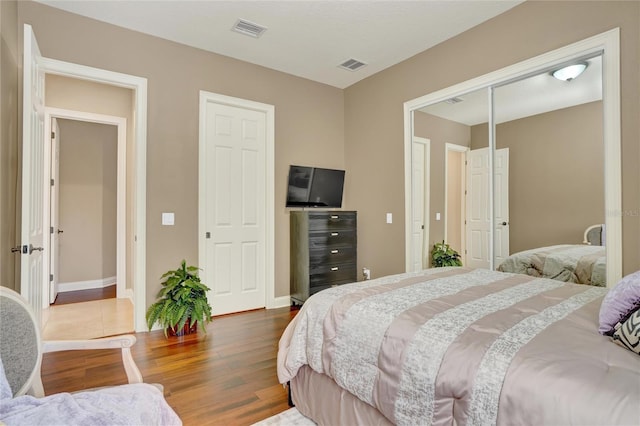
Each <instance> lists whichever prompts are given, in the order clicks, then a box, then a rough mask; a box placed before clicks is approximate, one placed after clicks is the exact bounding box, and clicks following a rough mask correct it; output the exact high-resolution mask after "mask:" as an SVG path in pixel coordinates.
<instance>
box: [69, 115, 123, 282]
mask: <svg viewBox="0 0 640 426" xmlns="http://www.w3.org/2000/svg"><path fill="white" fill-rule="evenodd" d="M58 125H59V126H60V136H59V140H60V179H59V183H60V185H59V190H60V208H59V214H60V216H59V219H60V226H59V228H60V229H62V230H63V231H64V232H63V233H62V234H60V237H59V241H60V246H59V247H60V251H59V254H60V275H59V277H58V279H59V282H60V283H73V282H78V281H93V280H102V279H105V278H110V277H115V276H116V236H117V222H116V207H117V198H116V195H117V164H118V163H117V161H118V157H117V153H118V149H117V148H118V128H117V127H116V126H113V125H106V124H97V123H88V122H82V121H75V120H58Z"/></svg>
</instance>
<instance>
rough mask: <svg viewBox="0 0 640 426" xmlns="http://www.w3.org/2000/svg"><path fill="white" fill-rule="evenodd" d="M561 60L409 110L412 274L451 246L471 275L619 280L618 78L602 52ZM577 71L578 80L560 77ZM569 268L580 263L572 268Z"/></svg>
mask: <svg viewBox="0 0 640 426" xmlns="http://www.w3.org/2000/svg"><path fill="white" fill-rule="evenodd" d="M543 56H544V55H543ZM558 56H559V55H556V56H555V57H554V60H553V61H547V64H546V65H544V63H545V59H540V61H539V62H540V64H538V65H536V64H535V63H532V64H530V65H529V68H527V67H525V66H519V67H518V70H517V72H514V73H512V75H509V73H508V72H502V73H501V72H498V74H499V76H498V77H496V78H495V79H494V81H491V80H492V78H485V77H486V76H483V77H479V78H478V79H475V80H473V81H470V82H465V83H462V84H459V85H457V86H454V87H452V88H449V89H444V90H441V91H439V92H436V93H434V94H431V95H426V96H424V97H422V98H418V99H416V100H414V101H411V102H408V103H407V104H405V159H406V161H407V163H406V164H411V170H410V171H406V172H405V177H406V179H409V181H408V182H407V188H406V190H405V194H407V197H408V198H409V199H408V203H407V204H408V206H410V207H411V210H409V212H410V213H408V214H407V220H408V221H410V222H411V231H412V233H411V241H410V243H408V244H407V255H408V257H407V269H408V270H419V269H421V268H428V267H431V258H430V252H431V250H432V248H433V246H434V244H435V243H440V242H443V241H444V242H445V243H447V244H449V246H450V247H451V249H453V250H455V251H456V252H458V253H459V254H460V256H461V259H462V261H463V264H464V265H465V266H469V267H476V268H478V267H479V268H487V269H498V270H505V271H509V272H516V273H527V274H531V275H536V271H535V268H538V267H539V268H541V269H540V274H542V271H543V270H544V274H546V275H547V276H549V274H551V275H553V274H554V273H555V274H557V277H555V278H557V279H560V280H563V281H573V282H576V281H577V282H584V283H586V284H592V285H606V283H607V278H609V281H611V277H614V276H618V275H621V260H620V259H619V257H620V256H619V254H620V252H621V242H620V239H621V235H620V233H621V226H620V223H619V220H618V218H616V217H612V215H607V214H606V211H611V208H610V206H612V205H615V199H613V198H612V194H613V195H615V194H619V192H620V187H619V182H618V183H616V181H615V179H611V174H612V172H613V173H614V174H615V170H614V167H612V165H613V166H615V164H619V158H618V159H617V160H616V158H615V156H613V157H612V155H611V152H615V149H612V148H617V149H619V137H618V138H617V139H616V137H613V136H615V135H613V136H612V132H611V131H610V130H609V131H607V126H606V122H607V121H606V120H609V123H611V122H614V120H616V119H617V120H619V112H618V115H617V116H616V113H615V111H614V109H612V108H611V102H615V99H616V96H610V99H609V105H607V102H606V100H605V99H604V97H603V92H604V90H603V82H604V83H606V85H607V86H611V82H612V81H614V80H615V76H613V77H612V76H609V79H608V80H603V68H604V63H605V60H604V59H603V50H598V49H592V51H591V52H586V53H583V54H581V55H576V54H574V55H573V56H571V55H568V56H567V57H566V58H565V59H558ZM528 62H531V61H528ZM533 62H535V61H533ZM606 64H607V67H609V68H611V67H612V59H611V58H609V61H608V62H607V63H606ZM573 65H577V68H579V70H580V71H581V73H580V74H579V75H570V76H568V77H567V76H560V75H559V73H557V72H556V71H558V70H561V69H564V68H565V67H566V66H573ZM562 72H564V71H562ZM554 73H555V74H556V75H555V76H554ZM483 79H484V80H486V81H487V83H486V84H481V83H478V82H477V81H476V80H479V81H482V80H483ZM470 87H471V88H474V89H473V90H469V88H470ZM611 94H612V95H615V93H613V92H611ZM608 127H609V128H610V127H611V126H608ZM407 134H409V135H410V137H411V139H412V144H411V145H409V144H408V137H407ZM607 153H609V154H607ZM616 161H617V163H616ZM409 162H410V163H409ZM607 165H608V167H607ZM618 168H619V166H618ZM607 170H608V171H609V173H608V174H607ZM607 223H609V224H611V225H612V226H613V235H608V236H607V231H609V230H610V229H609V227H608V226H607ZM607 241H609V242H610V243H611V244H610V246H611V249H612V250H608V249H609V248H610V247H607V245H606V242H607ZM611 252H613V253H617V254H616V256H614V258H612V259H610V260H609V264H610V265H613V269H612V270H611V271H610V273H609V277H607V257H606V255H607V253H609V254H611ZM520 253H522V254H523V255H524V256H525V258H524V259H523V258H521V257H520V258H518V257H517V254H520ZM580 259H582V261H581V263H580V264H578V263H577V262H578V261H579V260H580ZM562 262H576V264H575V266H574V267H573V270H572V271H570V272H567V270H566V269H567V268H562V267H561V265H560V264H561V263H562ZM532 265H534V266H533V267H532ZM527 269H529V270H527ZM569 269H571V268H569ZM567 274H573V276H566V275H567Z"/></svg>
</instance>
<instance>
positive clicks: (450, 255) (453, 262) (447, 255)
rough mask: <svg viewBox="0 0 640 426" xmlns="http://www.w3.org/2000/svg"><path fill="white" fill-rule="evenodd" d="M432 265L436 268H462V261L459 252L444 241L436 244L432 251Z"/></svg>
mask: <svg viewBox="0 0 640 426" xmlns="http://www.w3.org/2000/svg"><path fill="white" fill-rule="evenodd" d="M431 265H433V266H434V267H435V268H440V267H442V266H462V260H460V255H459V254H458V252H457V251H455V250H454V249H452V248H451V247H449V244H446V243H445V242H444V240H443V241H442V242H441V243H435V244H434V245H433V249H432V250H431Z"/></svg>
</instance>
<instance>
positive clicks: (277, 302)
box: [267, 296, 291, 309]
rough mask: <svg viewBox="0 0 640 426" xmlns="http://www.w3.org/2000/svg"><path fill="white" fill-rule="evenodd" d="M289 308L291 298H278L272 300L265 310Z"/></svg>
mask: <svg viewBox="0 0 640 426" xmlns="http://www.w3.org/2000/svg"><path fill="white" fill-rule="evenodd" d="M287 306H291V296H280V297H276V298H274V299H273V301H272V303H271V304H270V305H269V306H267V309H276V308H285V307H287Z"/></svg>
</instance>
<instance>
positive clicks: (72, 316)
mask: <svg viewBox="0 0 640 426" xmlns="http://www.w3.org/2000/svg"><path fill="white" fill-rule="evenodd" d="M133 331H134V328H133V304H132V303H131V301H130V300H129V299H126V298H124V299H113V298H112V299H104V300H94V301H91V302H81V303H72V304H69V305H59V306H51V307H50V308H49V319H48V321H47V324H46V325H45V327H44V331H43V333H42V338H43V339H45V340H67V339H95V338H98V337H106V336H113V335H116V334H124V333H132V332H133Z"/></svg>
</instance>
